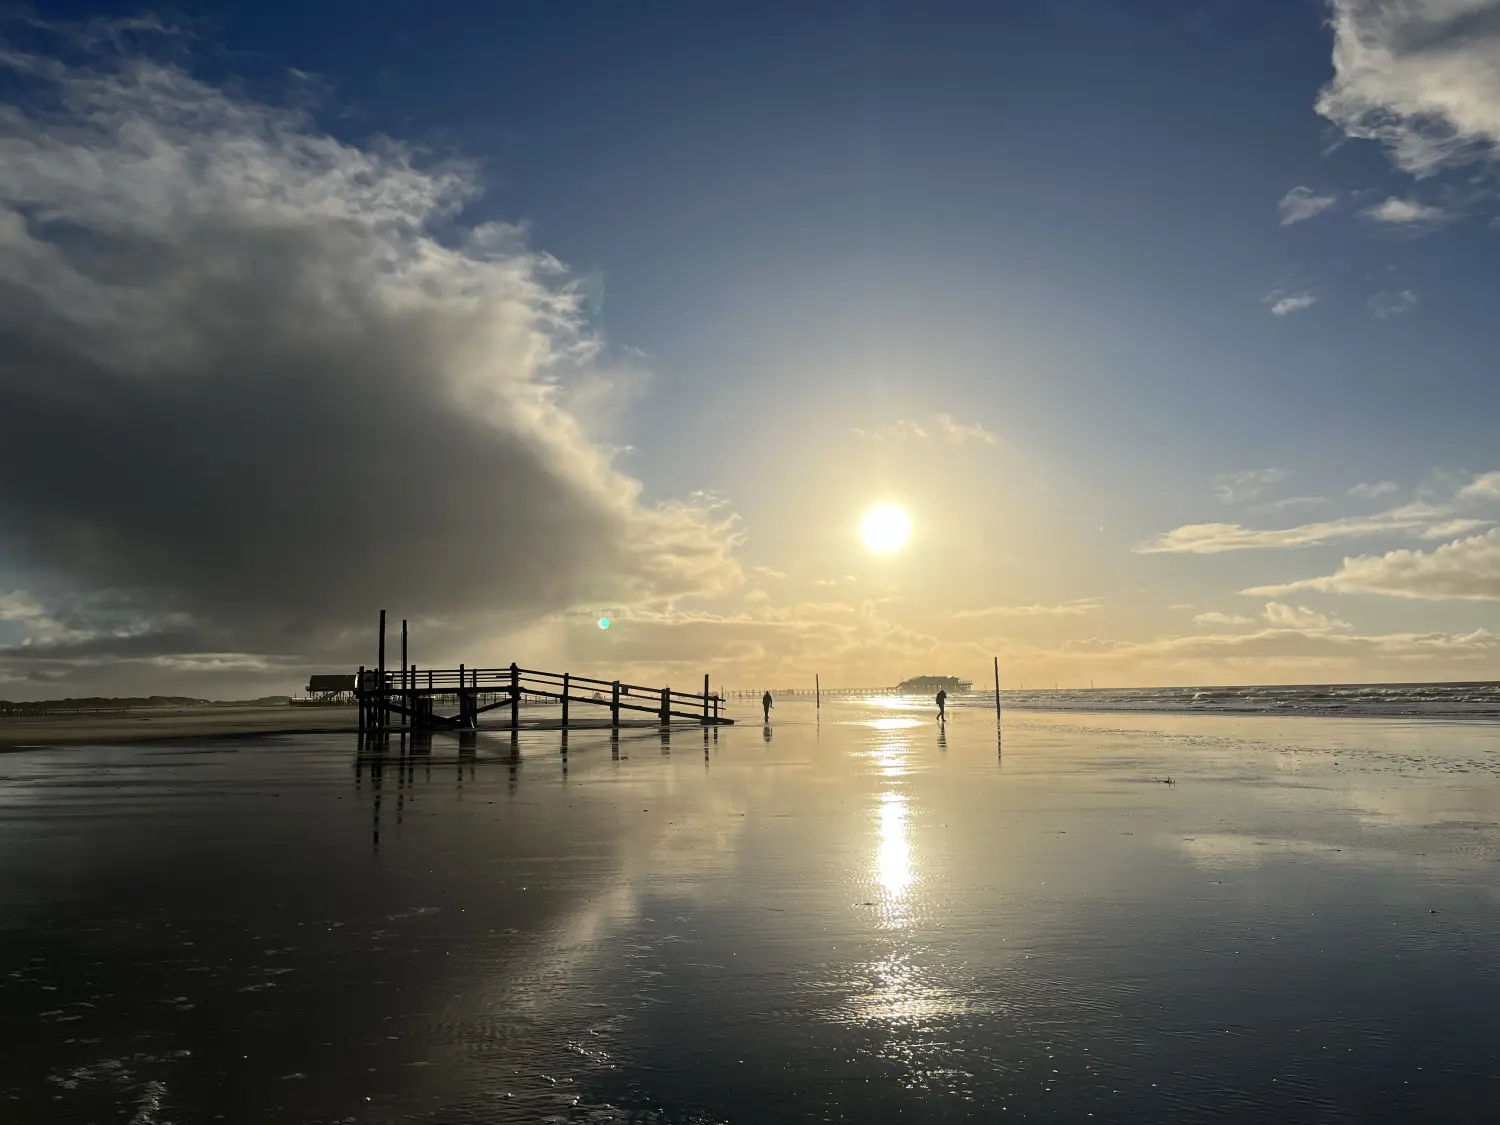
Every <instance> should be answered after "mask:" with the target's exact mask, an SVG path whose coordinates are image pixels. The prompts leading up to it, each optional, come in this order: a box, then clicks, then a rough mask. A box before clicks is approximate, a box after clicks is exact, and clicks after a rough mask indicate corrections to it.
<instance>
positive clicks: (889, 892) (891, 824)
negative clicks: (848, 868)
mask: <svg viewBox="0 0 1500 1125" xmlns="http://www.w3.org/2000/svg"><path fill="white" fill-rule="evenodd" d="M875 877H876V879H877V880H878V881H879V883H880V885H881V886H882V887H884V888H885V893H886V898H887V906H888V909H887V915H889V914H890V913H891V910H890V909H889V908H891V907H895V906H899V905H901V900H902V899H903V897H904V896H905V894H906V888H907V886H908V885H910V883H911V880H912V874H911V845H910V844H909V843H907V840H906V798H905V797H903V796H902V795H901V794H900V793H895V792H888V793H882V794H881V795H880V848H879V850H878V851H877V852H876V853H875ZM904 915H905V911H904V910H903V911H902V916H903V917H904ZM903 924H904V923H903Z"/></svg>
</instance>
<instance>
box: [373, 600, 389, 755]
mask: <svg viewBox="0 0 1500 1125" xmlns="http://www.w3.org/2000/svg"><path fill="white" fill-rule="evenodd" d="M375 691H376V693H377V698H376V701H375V702H376V706H377V707H378V708H379V718H378V719H377V720H376V725H377V726H379V728H380V729H381V730H384V729H385V720H386V718H387V716H386V712H385V610H383V609H382V610H381V611H380V679H379V681H378V682H377V684H376V687H375Z"/></svg>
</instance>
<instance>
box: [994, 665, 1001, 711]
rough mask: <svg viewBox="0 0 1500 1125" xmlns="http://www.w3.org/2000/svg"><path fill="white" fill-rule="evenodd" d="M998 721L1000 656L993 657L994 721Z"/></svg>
mask: <svg viewBox="0 0 1500 1125" xmlns="http://www.w3.org/2000/svg"><path fill="white" fill-rule="evenodd" d="M999 721H1000V658H999V657H998V656H997V657H995V722H997V723H998V722H999Z"/></svg>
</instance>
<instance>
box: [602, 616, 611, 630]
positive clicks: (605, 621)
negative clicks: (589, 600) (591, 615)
mask: <svg viewBox="0 0 1500 1125" xmlns="http://www.w3.org/2000/svg"><path fill="white" fill-rule="evenodd" d="M611 624H613V622H611V621H610V619H609V618H607V617H601V618H599V628H601V629H608V628H609V627H610V625H611Z"/></svg>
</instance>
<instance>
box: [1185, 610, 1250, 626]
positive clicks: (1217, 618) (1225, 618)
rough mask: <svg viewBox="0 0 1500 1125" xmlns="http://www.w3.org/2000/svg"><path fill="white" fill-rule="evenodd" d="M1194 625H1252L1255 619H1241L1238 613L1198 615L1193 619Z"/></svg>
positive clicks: (1215, 612) (1216, 612)
mask: <svg viewBox="0 0 1500 1125" xmlns="http://www.w3.org/2000/svg"><path fill="white" fill-rule="evenodd" d="M1193 624H1194V625H1254V624H1255V618H1253V617H1241V616H1240V615H1239V614H1238V613H1219V612H1218V611H1217V610H1215V611H1214V612H1212V613H1200V614H1198V615H1197V616H1196V617H1194V618H1193Z"/></svg>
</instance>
